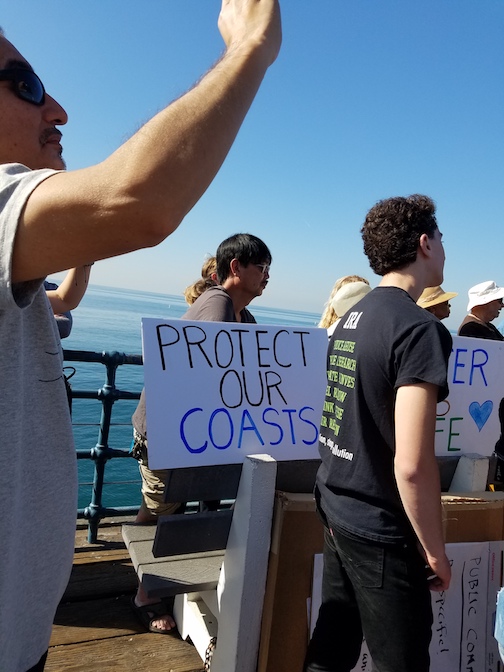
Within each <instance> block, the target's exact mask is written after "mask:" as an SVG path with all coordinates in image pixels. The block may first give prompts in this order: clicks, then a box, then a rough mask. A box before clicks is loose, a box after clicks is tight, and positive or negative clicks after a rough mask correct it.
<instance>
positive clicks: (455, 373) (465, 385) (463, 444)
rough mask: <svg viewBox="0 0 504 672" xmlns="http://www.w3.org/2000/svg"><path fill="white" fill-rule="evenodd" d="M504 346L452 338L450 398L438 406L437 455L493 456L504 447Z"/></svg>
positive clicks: (493, 342) (459, 337) (449, 379)
mask: <svg viewBox="0 0 504 672" xmlns="http://www.w3.org/2000/svg"><path fill="white" fill-rule="evenodd" d="M503 374H504V343H503V342H501V341H490V340H486V339H481V338H466V337H461V336H454V337H453V349H452V353H451V355H450V361H449V365H448V385H449V387H450V394H449V396H448V398H447V399H446V400H445V401H442V402H441V403H439V404H438V406H437V420H436V455H438V456H447V455H452V456H453V455H462V454H464V453H479V454H480V455H491V454H492V453H493V451H494V449H495V444H496V443H497V441H498V440H500V441H502V442H503V447H504V436H503V431H504V429H503V427H504V381H503Z"/></svg>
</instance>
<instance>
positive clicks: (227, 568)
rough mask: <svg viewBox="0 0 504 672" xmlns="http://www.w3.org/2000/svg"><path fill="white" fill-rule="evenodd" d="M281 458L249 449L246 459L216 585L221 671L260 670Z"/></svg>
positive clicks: (216, 664) (216, 662) (216, 658)
mask: <svg viewBox="0 0 504 672" xmlns="http://www.w3.org/2000/svg"><path fill="white" fill-rule="evenodd" d="M275 481H276V461H275V460H274V459H273V458H272V457H270V456H269V455H250V456H248V457H246V458H245V461H244V463H243V469H242V475H241V479H240V485H239V489H238V495H237V498H236V504H235V508H234V512H233V521H232V523H231V530H230V533H229V540H228V544H227V547H226V553H225V556H224V563H223V566H222V571H221V575H220V579H219V584H218V586H217V597H218V602H219V615H218V621H219V625H218V633H217V646H216V649H215V652H214V654H213V657H212V664H211V667H212V670H216V672H255V670H256V666H257V653H258V648H259V637H260V630H261V616H262V608H263V600H264V591H265V587H266V575H267V569H268V555H269V548H270V537H271V521H272V518H273V503H274V498H275Z"/></svg>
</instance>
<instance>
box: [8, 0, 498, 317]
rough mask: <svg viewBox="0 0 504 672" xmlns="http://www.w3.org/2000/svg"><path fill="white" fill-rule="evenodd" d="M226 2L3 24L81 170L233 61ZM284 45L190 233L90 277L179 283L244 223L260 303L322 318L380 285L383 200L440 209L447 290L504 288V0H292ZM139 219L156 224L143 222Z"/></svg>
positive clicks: (11, 15) (73, 12) (164, 1)
mask: <svg viewBox="0 0 504 672" xmlns="http://www.w3.org/2000/svg"><path fill="white" fill-rule="evenodd" d="M219 7H220V2H219V0H143V1H135V2H133V1H132V0H85V2H84V1H83V2H77V0H66V1H65V2H61V0H60V1H58V2H55V1H54V0H43V2H41V1H40V0H16V2H10V3H7V2H6V3H4V6H3V7H2V14H1V19H0V21H1V24H2V26H3V28H4V30H5V31H6V34H7V37H8V38H9V39H11V41H12V42H14V44H15V45H16V46H17V47H18V49H19V50H20V51H21V52H22V53H23V54H24V55H25V56H26V57H27V58H28V59H29V60H30V62H31V63H32V65H33V66H34V68H35V69H36V71H37V72H38V74H39V75H40V76H41V78H42V79H43V81H44V83H45V85H46V88H47V90H48V91H49V92H50V93H51V95H53V96H54V97H55V98H57V99H58V101H59V102H60V103H62V104H63V106H64V107H65V108H66V109H67V111H68V113H69V117H70V121H69V123H68V125H67V126H66V128H63V132H64V135H63V144H64V154H65V158H66V160H67V164H68V168H69V169H74V168H80V167H83V166H87V165H90V164H93V163H96V162H98V161H100V160H101V159H103V158H104V157H106V156H107V155H108V154H110V153H111V152H112V151H113V150H114V149H115V148H116V147H117V146H118V145H120V144H121V143H122V142H123V141H124V140H125V139H126V138H127V137H129V136H130V135H131V134H133V133H134V132H135V130H136V129H137V128H138V127H139V126H140V125H141V124H142V123H143V122H145V121H146V120H147V119H148V118H149V117H151V116H152V115H153V114H154V113H155V112H156V111H157V110H158V109H160V108H161V107H163V106H164V105H165V104H167V103H169V102H170V100H172V99H173V98H175V97H177V96H179V95H180V94H182V93H183V92H184V91H185V90H186V89H187V88H189V87H190V86H191V85H192V83H193V82H194V81H196V80H197V79H198V78H199V76H201V74H203V73H204V72H205V71H206V70H207V69H208V68H209V67H210V65H211V64H212V63H213V62H214V61H215V60H216V59H217V58H218V56H219V54H220V53H221V50H222V41H221V38H220V35H219V33H218V30H217V25H216V21H217V15H218V11H219ZM282 15H283V27H284V42H283V46H282V51H281V53H280V56H279V58H278V60H277V62H276V63H275V64H274V65H273V67H272V68H271V69H270V71H269V72H268V74H267V76H266V79H265V82H264V84H263V87H262V88H261V90H260V92H259V94H258V96H257V98H256V100H255V102H254V105H253V107H252V109H251V112H250V114H249V116H248V117H247V119H246V121H245V124H244V126H243V128H242V130H241V132H240V135H239V137H238V139H237V141H236V143H235V145H234V147H233V149H232V150H231V153H230V155H229V157H228V159H227V161H226V163H225V165H224V167H223V169H222V170H221V172H220V173H219V175H218V177H217V178H216V180H215V181H214V183H213V184H212V185H211V187H210V189H209V190H208V192H207V193H206V194H205V196H204V197H203V198H202V199H201V201H200V202H199V203H198V205H197V206H196V207H195V208H194V209H193V211H192V212H191V213H190V214H189V215H188V216H187V218H186V219H185V221H184V222H183V224H182V225H181V227H180V229H179V230H178V231H177V232H176V233H175V234H174V235H173V236H171V237H170V238H169V239H168V240H167V241H165V242H164V243H163V244H162V245H161V246H159V247H158V248H156V249H153V250H146V251H142V252H139V253H134V254H131V255H127V256H125V257H122V258H119V259H116V260H111V261H107V262H100V263H97V264H95V266H94V268H93V276H92V281H93V282H95V283H97V284H106V285H112V286H118V287H131V288H136V289H142V290H149V291H158V292H162V293H171V294H179V293H181V291H182V290H183V289H184V287H185V286H186V285H187V284H189V283H190V282H191V281H192V280H194V279H196V277H197V276H198V273H199V269H200V266H201V263H202V261H203V259H204V257H205V255H206V254H208V253H212V252H214V251H215V248H216V246H217V244H218V243H219V242H220V241H221V240H222V239H223V238H225V237H226V236H228V235H230V234H232V233H235V232H237V231H248V232H251V233H254V234H256V235H258V236H260V237H261V238H263V239H264V240H265V242H266V243H267V244H268V245H269V246H270V248H271V251H272V254H273V258H274V259H273V267H272V271H271V281H270V285H269V286H268V288H267V290H266V292H265V294H264V296H263V297H262V298H261V299H259V300H258V301H260V302H261V304H262V305H266V306H272V307H279V308H282V307H285V308H298V309H300V310H310V311H320V310H321V309H322V306H323V304H324V302H325V301H326V299H327V296H328V294H329V292H330V289H331V287H332V285H333V283H334V281H335V279H336V278H338V277H339V276H342V275H345V274H348V273H358V274H361V275H364V276H366V277H368V278H369V280H370V282H371V284H372V285H375V284H377V282H378V278H377V277H376V276H374V275H373V273H372V272H371V271H370V269H369V267H368V264H367V260H366V258H365V257H364V255H363V252H362V244H361V240H360V234H359V229H360V226H361V224H362V221H363V218H364V215H365V213H366V211H367V210H368V209H369V207H371V206H372V205H373V203H374V202H375V201H377V200H378V199H380V198H384V197H387V196H394V195H406V194H409V193H414V192H420V193H427V194H429V195H430V196H432V197H433V198H434V200H435V201H436V203H437V205H438V222H439V225H440V228H441V230H442V231H443V234H444V239H445V249H446V254H447V263H446V267H445V281H444V283H443V284H444V287H445V289H447V290H450V291H458V292H459V293H460V295H459V297H457V298H456V299H454V301H453V302H452V317H451V318H450V320H449V321H448V323H447V326H448V327H449V328H456V327H457V325H458V323H459V322H460V320H461V319H462V316H463V315H464V313H465V308H466V292H467V289H468V287H469V286H471V285H473V284H476V283H477V282H480V281H483V280H488V279H494V280H495V281H496V282H497V283H498V284H504V268H503V267H502V263H501V260H502V248H501V245H502V241H503V229H504V227H503V225H504V216H503V205H502V196H503V178H504V139H503V132H504V46H503V45H504V39H503V37H504V30H503V29H504V2H503V0H422V2H413V1H412V0H379V1H376V0H318V1H315V0H283V3H282ZM139 225H141V222H139Z"/></svg>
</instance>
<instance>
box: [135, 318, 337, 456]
mask: <svg viewBox="0 0 504 672" xmlns="http://www.w3.org/2000/svg"><path fill="white" fill-rule="evenodd" d="M142 339H143V358H144V376H145V399H146V411H147V438H148V441H149V467H150V468H151V469H174V468H177V467H189V466H205V465H206V466H208V465H213V464H233V463H238V462H242V461H243V459H244V457H245V456H246V455H252V454H255V453H267V454H269V455H271V456H272V457H273V458H275V459H276V460H302V459H316V458H318V456H319V455H318V432H319V425H320V417H321V413H322V404H323V400H324V393H325V388H326V353H327V332H326V331H325V329H306V328H304V327H278V326H269V325H268V326H266V325H258V324H240V323H234V322H226V323H223V322H189V321H186V320H163V321H162V320H157V319H151V318H144V319H143V320H142Z"/></svg>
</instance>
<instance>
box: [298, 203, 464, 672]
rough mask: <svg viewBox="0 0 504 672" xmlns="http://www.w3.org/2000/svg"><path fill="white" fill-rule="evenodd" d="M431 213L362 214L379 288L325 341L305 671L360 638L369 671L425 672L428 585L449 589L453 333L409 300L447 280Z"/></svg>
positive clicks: (346, 663)
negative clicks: (317, 537)
mask: <svg viewBox="0 0 504 672" xmlns="http://www.w3.org/2000/svg"><path fill="white" fill-rule="evenodd" d="M434 213H435V207H434V203H433V202H432V201H431V199H430V198H428V197H427V196H419V195H415V196H409V197H407V198H390V199H387V200H385V201H380V202H379V203H377V204H376V205H375V206H374V207H373V208H372V209H371V210H370V211H369V213H368V214H367V216H366V221H365V223H364V226H363V228H362V236H363V239H364V252H365V253H366V255H367V257H368V259H369V261H370V264H371V268H372V269H373V271H374V272H375V273H377V274H378V275H381V276H382V280H381V282H380V285H379V286H378V287H377V288H376V289H373V290H372V291H371V292H369V294H367V295H366V296H365V297H364V298H363V299H362V300H361V301H359V303H357V304H356V305H354V306H353V307H352V308H351V309H350V311H348V312H347V313H346V315H344V316H343V317H342V318H341V320H340V322H339V324H338V326H337V327H336V329H335V331H334V334H333V336H332V337H331V340H330V341H329V349H328V361H327V392H326V401H325V404H324V412H323V416H322V421H321V427H320V443H319V449H320V455H321V457H322V464H321V467H320V469H319V472H318V474H317V483H316V490H315V494H316V498H317V504H318V508H319V511H320V514H321V517H322V518H323V520H324V523H325V529H324V534H325V543H324V573H323V579H322V605H321V607H320V611H319V616H318V620H317V624H316V626H315V630H314V633H313V637H312V640H311V642H310V645H309V648H308V653H307V657H306V662H305V667H304V669H305V671H306V672H350V670H352V669H353V668H354V666H355V664H356V663H357V660H358V657H359V652H360V649H361V644H362V636H363V635H364V637H365V639H366V642H367V645H368V647H369V651H370V654H371V658H372V660H373V663H374V665H375V666H376V669H377V670H383V671H384V672H385V671H386V672H428V671H429V644H430V639H431V625H432V609H431V598H430V593H429V588H430V589H431V590H435V591H442V590H446V589H447V588H448V586H449V583H450V573H451V572H450V565H449V562H448V559H447V557H446V554H445V546H444V540H443V530H442V524H441V491H440V483H439V472H438V466H437V463H436V458H435V454H434V431H435V422H436V404H437V402H438V401H441V400H442V399H444V398H445V397H446V396H447V394H448V387H447V363H448V357H449V354H450V351H451V343H452V339H451V336H450V334H449V332H448V331H447V329H446V328H445V327H444V326H443V325H442V324H441V322H440V321H439V320H438V319H437V318H436V317H434V315H432V314H431V313H429V312H427V311H426V310H424V309H423V308H420V307H419V306H417V305H416V303H415V302H416V301H417V300H418V298H419V296H420V295H421V293H422V291H423V290H424V288H425V287H432V286H435V285H439V284H441V282H442V280H443V266H444V259H445V255H444V250H443V244H442V242H441V233H440V232H439V229H438V227H437V223H436V218H435V215H434ZM391 241H392V242H391Z"/></svg>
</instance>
